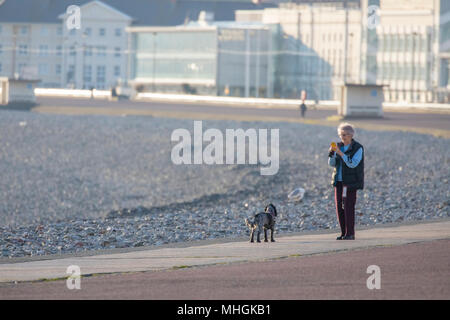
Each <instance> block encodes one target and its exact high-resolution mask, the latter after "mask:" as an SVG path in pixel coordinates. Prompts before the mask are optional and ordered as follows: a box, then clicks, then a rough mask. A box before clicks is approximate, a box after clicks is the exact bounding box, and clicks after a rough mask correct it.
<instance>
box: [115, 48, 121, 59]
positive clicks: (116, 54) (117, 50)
mask: <svg viewBox="0 0 450 320" xmlns="http://www.w3.org/2000/svg"><path fill="white" fill-rule="evenodd" d="M114 57H120V47H115V48H114Z"/></svg>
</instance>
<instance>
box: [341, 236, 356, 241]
mask: <svg viewBox="0 0 450 320" xmlns="http://www.w3.org/2000/svg"><path fill="white" fill-rule="evenodd" d="M342 240H355V236H345V237H343V238H342Z"/></svg>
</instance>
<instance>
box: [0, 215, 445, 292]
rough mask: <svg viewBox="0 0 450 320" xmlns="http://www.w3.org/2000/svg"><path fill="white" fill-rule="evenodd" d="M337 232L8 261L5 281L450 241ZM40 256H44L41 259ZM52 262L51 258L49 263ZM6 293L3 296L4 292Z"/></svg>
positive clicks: (429, 235)
mask: <svg viewBox="0 0 450 320" xmlns="http://www.w3.org/2000/svg"><path fill="white" fill-rule="evenodd" d="M336 235H337V234H336V233H320V234H305V235H302V234H298V235H285V236H282V235H280V236H278V237H276V240H277V242H275V243H271V242H268V243H264V242H261V243H249V242H248V241H233V242H223V241H218V243H209V244H208V243H207V244H202V242H199V243H196V244H195V245H192V246H189V243H187V244H186V243H185V244H179V245H178V246H175V247H165V248H160V247H149V248H145V249H144V250H139V251H129V252H121V253H112V254H111V253H110V254H98V255H89V256H81V257H67V258H60V259H58V258H56V257H53V259H48V257H41V259H43V260H34V261H28V262H17V263H14V260H12V261H8V260H2V263H1V264H0V282H3V283H5V282H16V281H17V282H22V281H36V280H45V279H53V280H54V279H62V278H66V277H67V276H68V274H67V273H66V271H67V267H69V266H71V265H77V266H79V267H80V270H81V274H82V276H87V275H96V274H102V273H127V272H143V271H158V270H167V269H180V268H188V267H195V266H206V265H218V264H230V263H236V262H241V263H242V262H250V261H268V260H273V259H280V258H287V257H298V256H308V255H314V254H320V253H334V252H342V251H349V250H355V249H367V248H371V247H385V246H396V245H403V244H408V243H415V242H424V241H431V240H438V239H450V221H449V220H441V221H437V222H426V223H418V224H405V225H398V226H392V227H386V226H378V227H374V228H371V229H366V230H357V233H356V237H357V239H356V240H354V241H336V240H335V238H336ZM449 250H450V248H449ZM38 258H39V257H38ZM44 259H48V260H44ZM4 293H5V292H3V294H4Z"/></svg>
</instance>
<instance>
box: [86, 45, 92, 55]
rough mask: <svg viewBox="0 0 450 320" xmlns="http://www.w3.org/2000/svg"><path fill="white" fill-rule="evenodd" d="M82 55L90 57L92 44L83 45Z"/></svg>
mask: <svg viewBox="0 0 450 320" xmlns="http://www.w3.org/2000/svg"><path fill="white" fill-rule="evenodd" d="M84 56H85V57H91V56H92V46H85V47H84Z"/></svg>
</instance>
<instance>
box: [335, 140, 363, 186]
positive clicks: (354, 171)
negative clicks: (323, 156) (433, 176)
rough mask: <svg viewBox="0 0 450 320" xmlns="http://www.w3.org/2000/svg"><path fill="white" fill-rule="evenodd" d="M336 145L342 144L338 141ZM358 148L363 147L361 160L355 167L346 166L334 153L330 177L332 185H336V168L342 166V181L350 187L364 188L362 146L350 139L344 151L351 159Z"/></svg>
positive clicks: (339, 146)
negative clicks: (333, 166) (334, 160)
mask: <svg viewBox="0 0 450 320" xmlns="http://www.w3.org/2000/svg"><path fill="white" fill-rule="evenodd" d="M337 145H338V148H341V147H342V146H343V145H344V144H343V143H342V142H339V143H338V144H337ZM359 148H363V155H362V159H361V161H360V162H359V164H358V165H357V166H356V167H355V168H349V167H347V165H346V164H345V162H344V160H342V158H341V156H339V155H338V154H336V166H335V168H334V170H333V175H332V178H331V184H332V185H333V186H336V182H337V181H336V179H337V173H338V168H339V166H342V183H343V184H344V185H346V186H347V187H348V188H350V189H364V147H363V146H362V145H361V144H360V143H359V142H357V141H355V140H354V139H352V142H351V143H350V146H349V147H348V149H347V151H345V152H344V153H345V154H346V155H347V156H348V157H349V158H350V159H351V158H352V157H353V155H354V154H355V153H356V152H357V151H358V150H359Z"/></svg>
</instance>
